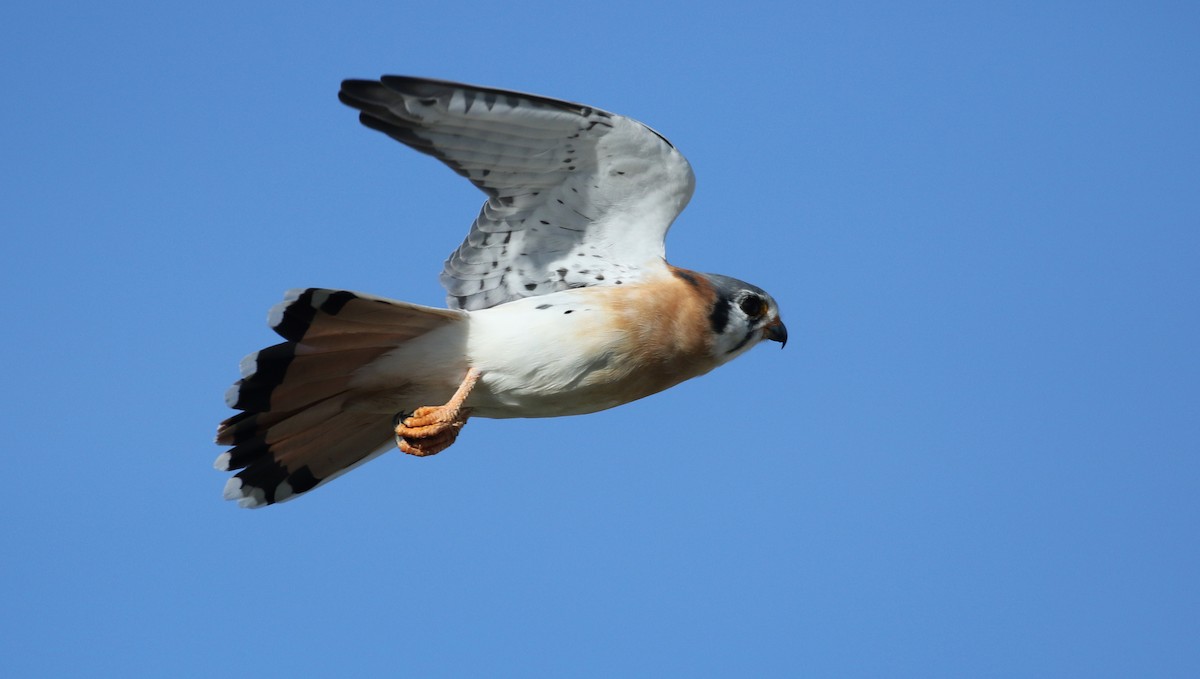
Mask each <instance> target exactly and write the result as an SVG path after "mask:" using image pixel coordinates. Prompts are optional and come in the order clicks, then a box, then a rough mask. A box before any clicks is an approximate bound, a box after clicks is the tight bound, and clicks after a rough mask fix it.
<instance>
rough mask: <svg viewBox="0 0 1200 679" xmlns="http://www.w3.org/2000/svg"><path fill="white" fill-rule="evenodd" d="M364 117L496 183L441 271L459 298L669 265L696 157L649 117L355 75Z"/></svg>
mask: <svg viewBox="0 0 1200 679" xmlns="http://www.w3.org/2000/svg"><path fill="white" fill-rule="evenodd" d="M339 98H340V99H341V101H342V102H343V103H345V104H347V105H349V106H352V107H354V108H356V109H358V110H359V111H361V115H360V116H359V119H360V120H361V121H362V123H363V124H364V125H366V126H367V127H370V128H372V129H375V130H379V131H381V132H384V133H385V134H387V135H388V136H390V137H392V138H393V139H396V140H398V141H400V142H403V143H404V144H407V145H408V146H411V147H412V148H414V149H416V150H418V151H421V152H423V153H427V154H429V155H431V156H434V157H435V158H437V159H439V160H441V161H442V162H443V163H445V164H446V165H448V166H450V168H451V169H453V170H454V171H455V172H457V173H459V174H461V175H463V176H464V177H466V178H467V179H469V180H470V181H471V183H472V184H474V185H475V186H477V187H479V188H480V189H481V190H482V191H483V192H484V193H486V194H487V195H488V200H487V202H486V203H484V204H483V209H482V210H480V212H479V216H478V217H476V219H475V222H474V224H472V225H471V231H470V233H469V234H468V235H467V238H466V240H465V241H463V243H462V245H460V246H459V247H458V249H457V250H455V251H454V253H453V254H451V255H450V258H449V259H448V260H446V264H445V267H444V269H443V271H442V275H441V282H442V285H444V286H445V287H446V290H447V292H448V293H449V294H448V297H447V302H448V304H449V305H450V307H451V308H458V309H466V310H475V309H484V308H488V307H492V306H496V305H498V304H503V303H505V302H509V301H512V300H514V299H519V298H521V297H530V296H533V295H543V294H547V293H551V292H557V291H559V290H564V289H567V288H575V287H584V286H592V285H620V284H622V283H625V282H628V281H631V280H636V279H638V278H640V277H642V276H645V275H646V274H647V273H649V272H652V271H658V270H661V269H662V268H663V267H664V266H665V260H664V246H663V240H664V238H665V237H666V234H667V229H668V228H670V226H671V223H672V222H673V221H674V220H675V217H676V216H678V215H679V213H680V212H681V211H682V210H683V208H684V206H686V205H687V203H688V200H689V199H690V198H691V195H692V189H693V187H694V185H695V179H694V176H693V174H692V170H691V166H690V165H689V164H688V162H687V160H686V159H685V158H684V157H683V155H682V154H680V153H679V151H677V150H676V149H675V147H674V146H672V145H671V144H670V142H668V141H667V140H666V139H665V138H663V137H662V135H660V134H658V133H657V132H655V131H654V130H652V129H650V128H649V127H647V126H645V125H643V124H641V123H639V122H637V121H636V120H632V119H630V118H626V117H624V116H619V115H615V114H612V113H608V112H605V111H601V110H599V109H596V108H592V107H590V106H583V105H580V104H573V103H569V102H565V101H559V100H557V99H548V98H545V97H539V96H534V95H529V94H521V93H518V92H509V91H505V90H497V89H490V88H485V87H475V86H472V85H462V84H458V83H451V82H443V81H438V80H425V79H421V78H410V77H403V76H385V77H383V78H382V79H380V80H346V81H344V82H343V83H342V90H341V93H340V94H339Z"/></svg>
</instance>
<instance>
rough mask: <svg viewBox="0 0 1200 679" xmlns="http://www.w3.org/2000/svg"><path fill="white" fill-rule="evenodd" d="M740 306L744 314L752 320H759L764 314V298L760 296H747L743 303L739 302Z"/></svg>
mask: <svg viewBox="0 0 1200 679" xmlns="http://www.w3.org/2000/svg"><path fill="white" fill-rule="evenodd" d="M738 306H739V307H740V308H741V309H742V313H744V314H746V315H747V316H749V317H750V318H758V317H759V316H761V315H762V312H763V306H764V304H763V298H762V297H759V296H758V295H746V296H745V297H743V298H742V301H740V302H738Z"/></svg>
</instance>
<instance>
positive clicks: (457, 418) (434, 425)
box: [396, 368, 480, 457]
mask: <svg viewBox="0 0 1200 679" xmlns="http://www.w3.org/2000/svg"><path fill="white" fill-rule="evenodd" d="M479 375H480V372H479V371H478V370H476V369H475V368H471V369H470V370H468V371H467V376H466V377H464V378H463V381H462V384H460V385H458V391H455V392H454V395H453V396H451V397H450V400H449V401H447V402H446V404H445V405H440V406H422V407H420V408H417V410H416V412H414V413H412V414H411V415H409V416H407V417H405V416H404V415H403V413H402V414H400V415H397V416H396V420H397V422H396V446H397V447H399V448H400V450H401V451H403V452H405V453H408V454H409V455H416V456H417V457H425V456H427V455H437V454H438V453H440V452H442V451H443V450H445V449H447V448H449V447H450V444H452V443H454V440H455V439H456V438H458V432H459V430H461V429H462V428H463V425H465V424H466V423H467V418H469V417H470V416H471V409H470V408H464V407H463V402H464V401H466V400H467V396H468V395H470V393H471V390H472V389H474V388H475V383H476V382H478V381H479Z"/></svg>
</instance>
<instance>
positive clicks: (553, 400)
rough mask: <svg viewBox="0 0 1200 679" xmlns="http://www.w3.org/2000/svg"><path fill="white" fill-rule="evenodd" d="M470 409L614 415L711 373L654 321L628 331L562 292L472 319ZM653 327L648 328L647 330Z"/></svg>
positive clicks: (496, 413) (702, 357)
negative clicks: (475, 380)
mask: <svg viewBox="0 0 1200 679" xmlns="http://www.w3.org/2000/svg"><path fill="white" fill-rule="evenodd" d="M471 320H472V327H471V333H470V340H469V342H468V355H469V357H470V362H471V364H472V365H473V366H474V367H475V368H477V369H478V370H479V371H480V373H481V375H482V376H481V378H480V382H479V384H478V386H477V387H476V388H475V391H474V392H473V393H472V394H471V397H470V398H469V399H468V401H467V405H468V406H469V407H471V408H472V412H473V414H474V415H476V416H481V417H495V418H507V417H557V416H562V415H581V414H585V413H592V412H596V411H599V410H605V409H608V408H612V407H615V406H618V405H622V404H624V403H629V402H630V401H635V400H637V399H640V398H643V397H646V396H649V395H650V394H654V393H657V392H659V391H662V390H664V389H667V388H669V387H671V386H674V385H676V384H678V383H680V382H683V381H684V380H687V379H690V378H692V377H695V376H697V375H700V374H703V373H705V372H708V371H709V370H710V369H712V367H714V364H713V363H712V361H711V360H710V359H708V357H707V353H706V352H703V353H702V354H701V352H698V351H697V350H696V348H695V347H694V346H692V345H689V344H687V343H680V342H672V341H670V338H669V337H666V336H665V335H666V334H667V333H668V331H669V330H670V328H665V327H664V328H663V329H662V332H658V333H657V334H656V332H655V331H656V328H654V327H653V324H654V323H655V322H656V320H655V319H654V318H653V317H650V318H648V319H647V318H643V319H642V321H641V322H639V323H638V324H637V325H636V327H634V328H630V327H628V326H627V325H623V324H621V323H619V322H614V319H613V317H612V314H611V313H606V311H605V309H604V308H603V307H598V306H594V305H593V300H592V299H591V296H588V295H576V294H572V291H565V292H563V293H557V294H554V295H545V296H540V297H534V298H529V299H527V300H521V301H519V302H513V303H510V304H507V305H503V306H501V307H495V308H493V309H487V310H483V311H479V312H473V313H472V319H471ZM648 324H649V325H648Z"/></svg>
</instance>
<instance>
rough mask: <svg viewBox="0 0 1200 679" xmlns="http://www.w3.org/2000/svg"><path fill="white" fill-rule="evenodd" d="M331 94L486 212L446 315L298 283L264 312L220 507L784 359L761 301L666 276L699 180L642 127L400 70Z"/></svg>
mask: <svg viewBox="0 0 1200 679" xmlns="http://www.w3.org/2000/svg"><path fill="white" fill-rule="evenodd" d="M338 98H339V99H340V101H341V102H342V103H344V104H346V105H348V106H350V107H351V108H354V109H357V110H358V112H359V121H360V122H361V123H362V124H363V125H365V126H366V127H368V128H370V129H372V130H376V131H379V132H382V133H384V134H386V135H388V136H389V137H391V138H392V139H395V140H397V141H399V142H401V143H402V144H405V145H407V146H409V147H411V148H413V149H415V150H417V151H420V152H422V153H425V154H428V155H431V156H433V157H434V158H436V159H438V160H440V161H441V162H442V163H444V164H445V165H447V166H449V167H450V168H451V169H452V170H454V171H455V172H456V173H458V174H459V175H462V176H463V177H465V178H466V179H467V180H468V181H470V182H471V183H472V184H474V185H475V186H476V187H477V188H479V189H480V190H482V191H483V193H484V194H486V196H487V198H486V201H485V202H484V204H483V207H482V208H481V209H480V211H479V215H478V216H477V217H476V218H475V221H474V222H473V223H472V224H471V227H470V231H469V232H468V234H467V237H466V239H465V240H464V241H463V242H462V244H461V245H459V246H458V248H457V249H456V250H455V251H454V252H453V253H451V255H450V257H449V258H448V259H447V260H446V261H445V263H444V265H443V270H442V273H441V276H440V281H441V284H442V286H443V287H444V288H445V289H446V292H447V296H446V304H447V308H434V307H428V306H422V305H417V304H410V303H407V302H402V301H397V300H392V299H387V298H384V297H378V296H374V295H370V294H365V293H361V292H351V291H346V290H335V289H326V288H307V289H296V290H290V291H288V292H287V293H286V294H285V296H284V299H283V301H282V302H280V303H279V304H277V305H275V306H274V307H273V308H272V309H271V310H270V312H269V314H268V325H269V326H270V327H271V329H273V330H274V331H275V332H276V333H277V334H278V335H279V336H280V337H282V338H283V340H284V341H283V342H281V343H279V344H275V345H273V346H269V347H266V348H264V349H261V350H259V351H257V352H254V353H252V354H250V355H249V356H246V357H245V358H244V359H243V360H242V362H241V364H240V372H241V379H239V380H238V381H237V382H236V383H235V384H234V385H233V386H232V387H230V389H229V391H228V392H227V393H226V397H225V400H226V403H227V405H228V406H229V407H231V408H233V409H235V410H238V411H240V412H238V413H237V414H236V415H233V416H232V417H229V418H228V419H226V420H224V421H223V422H221V423H220V425H219V426H218V429H217V436H216V442H217V443H218V444H220V445H222V446H228V447H229V448H228V450H226V451H225V452H223V453H221V454H220V455H219V457H218V458H217V460H216V462H215V464H214V466H215V467H216V469H218V470H219V471H223V472H230V471H235V470H236V473H235V474H234V475H233V476H231V477H230V478H229V479H228V481H227V483H226V485H225V490H224V497H225V499H227V500H233V501H236V502H237V504H238V505H240V506H242V507H248V508H257V507H264V506H268V505H272V504H276V503H279V502H283V501H285V500H290V499H293V498H296V497H298V496H300V495H302V494H304V493H307V492H309V491H311V490H313V489H314V488H316V487H318V486H321V485H323V484H325V483H327V482H329V481H330V480H332V479H334V478H336V477H337V476H340V475H341V474H343V473H345V472H347V471H349V470H351V469H353V468H356V467H358V466H359V465H362V464H363V463H365V462H367V461H369V460H371V459H374V458H376V457H378V456H379V455H382V454H383V453H385V452H387V451H389V450H393V449H397V448H398V449H399V450H400V451H402V452H404V453H407V454H410V455H414V456H417V457H428V456H431V455H436V454H438V453H440V452H442V451H444V450H445V449H446V448H448V447H449V446H450V445H452V444H453V443H454V442H455V441H456V439H457V437H458V436H459V434H460V432H461V431H462V429H463V427H464V425H465V424H466V423H467V421H468V419H469V418H470V417H486V418H540V417H559V416H567V415H582V414H587V413H593V412H597V411H600V410H605V409H608V408H613V407H615V406H619V405H622V404H625V403H629V402H631V401H635V400H638V399H641V398H644V397H646V396H649V395H651V394H654V393H658V392H661V391H663V390H665V389H668V388H670V387H672V386H675V385H677V384H679V383H681V382H683V381H685V380H688V379H691V378H693V377H697V376H699V375H703V374H705V373H707V372H709V371H710V370H712V369H714V368H716V367H717V366H719V365H722V364H724V363H727V362H729V361H730V360H732V359H734V358H736V357H737V356H740V355H741V354H743V353H745V352H746V351H747V350H749V349H750V348H751V347H753V346H755V345H756V344H758V343H759V342H760V341H762V340H771V341H775V342H778V343H779V344H780V346H781V347H782V346H784V345H786V343H787V328H786V326H785V325H784V324H783V321H782V320H781V319H780V314H779V306H778V305H777V304H776V302H775V299H774V298H772V297H771V295H769V294H767V293H766V292H765V291H763V290H762V289H761V288H759V287H756V286H754V285H751V284H749V283H745V282H743V281H740V280H737V279H734V278H730V277H728V276H723V275H718V274H711V273H700V272H697V271H691V270H688V269H683V268H678V267H675V266H673V265H671V264H669V263H667V260H666V257H665V244H664V241H665V238H666V234H667V230H668V229H669V228H670V226H671V224H672V223H673V222H674V221H675V218H676V217H677V216H678V215H679V213H680V212H681V211H682V210H683V209H684V207H685V206H686V205H687V204H688V202H689V200H690V199H691V196H692V192H693V189H694V187H695V177H694V174H693V172H692V169H691V166H690V164H689V163H688V161H687V159H685V158H684V156H683V155H682V154H681V153H680V152H679V151H678V150H677V149H676V148H675V146H674V145H672V144H671V143H670V142H669V141H667V138H666V137H664V136H663V135H661V134H659V133H658V132H656V131H655V130H653V129H652V128H650V127H648V126H647V125H645V124H643V123H640V122H638V121H636V120H633V119H632V118H628V117H625V116H622V115H618V114H614V113H609V112H607V111H604V110H601V109H599V108H595V107H592V106H586V105H583V104H576V103H572V102H569V101H563V100H559V99H553V98H549V97H543V96H538V95H532V94H524V93H521V92H516V91H510V90H503V89H495V88H490V87H480V86H475V85H467V84H462V83H456V82H450V81H444V80H434V79H428V78H418V77H410V76H383V77H381V78H379V79H377V80H361V79H350V80H345V81H343V82H342V84H341V90H340V92H339V95H338Z"/></svg>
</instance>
